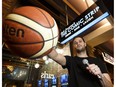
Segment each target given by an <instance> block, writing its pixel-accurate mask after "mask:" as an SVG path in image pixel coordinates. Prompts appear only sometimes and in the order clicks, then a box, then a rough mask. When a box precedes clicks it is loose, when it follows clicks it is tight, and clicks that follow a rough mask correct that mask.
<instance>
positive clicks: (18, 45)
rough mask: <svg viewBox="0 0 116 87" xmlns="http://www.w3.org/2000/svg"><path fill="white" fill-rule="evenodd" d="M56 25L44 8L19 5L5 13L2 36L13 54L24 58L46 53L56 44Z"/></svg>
mask: <svg viewBox="0 0 116 87" xmlns="http://www.w3.org/2000/svg"><path fill="white" fill-rule="evenodd" d="M58 33H59V32H58V27H57V24H56V22H55V20H54V18H53V17H52V16H51V15H50V14H49V13H48V12H46V11H45V10H43V9H41V8H38V7H33V6H24V7H19V8H17V9H15V10H13V12H12V13H11V14H9V15H7V17H6V19H5V21H4V23H3V38H4V41H5V43H6V45H7V47H8V48H9V49H10V50H11V52H13V53H14V54H16V55H18V56H21V57H24V58H38V57H40V56H44V55H47V54H48V53H49V52H50V50H51V49H52V48H53V47H54V46H56V45H57V41H58V36H59V35H58Z"/></svg>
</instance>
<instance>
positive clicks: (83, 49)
mask: <svg viewBox="0 0 116 87" xmlns="http://www.w3.org/2000/svg"><path fill="white" fill-rule="evenodd" d="M76 51H77V53H81V52H84V51H86V47H83V48H81V49H76Z"/></svg>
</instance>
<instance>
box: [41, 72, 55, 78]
mask: <svg viewBox="0 0 116 87" xmlns="http://www.w3.org/2000/svg"><path fill="white" fill-rule="evenodd" d="M41 78H47V79H52V78H54V74H49V73H47V72H46V71H44V72H43V73H41Z"/></svg>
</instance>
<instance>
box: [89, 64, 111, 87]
mask: <svg viewBox="0 0 116 87" xmlns="http://www.w3.org/2000/svg"><path fill="white" fill-rule="evenodd" d="M87 70H89V72H90V73H92V74H94V75H97V76H98V78H99V77H100V78H99V80H100V82H101V84H102V85H103V87H113V84H112V82H111V78H110V76H109V74H108V73H102V72H101V70H100V68H99V67H98V66H97V65H95V64H89V65H88V67H87Z"/></svg>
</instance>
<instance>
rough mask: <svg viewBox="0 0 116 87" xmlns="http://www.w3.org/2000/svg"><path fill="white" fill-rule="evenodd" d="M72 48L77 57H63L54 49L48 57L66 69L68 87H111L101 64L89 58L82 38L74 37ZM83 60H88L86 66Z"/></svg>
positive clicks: (97, 60) (104, 68) (108, 77)
mask: <svg viewBox="0 0 116 87" xmlns="http://www.w3.org/2000/svg"><path fill="white" fill-rule="evenodd" d="M73 46H74V48H75V49H76V51H77V56H75V57H71V56H63V55H62V54H58V53H57V52H56V51H55V49H54V50H52V52H50V53H49V55H48V56H49V57H50V58H52V59H53V60H54V61H56V62H57V63H59V64H60V65H62V67H63V68H67V69H68V73H69V79H68V83H69V86H68V87H113V85H112V82H111V79H110V76H109V75H108V72H107V69H106V67H105V65H104V64H103V62H102V61H101V60H100V59H99V58H91V57H89V56H88V55H87V52H86V43H85V41H84V39H83V38H81V37H76V38H75V39H74V41H73ZM83 59H86V60H88V63H89V64H88V65H87V64H83Z"/></svg>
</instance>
